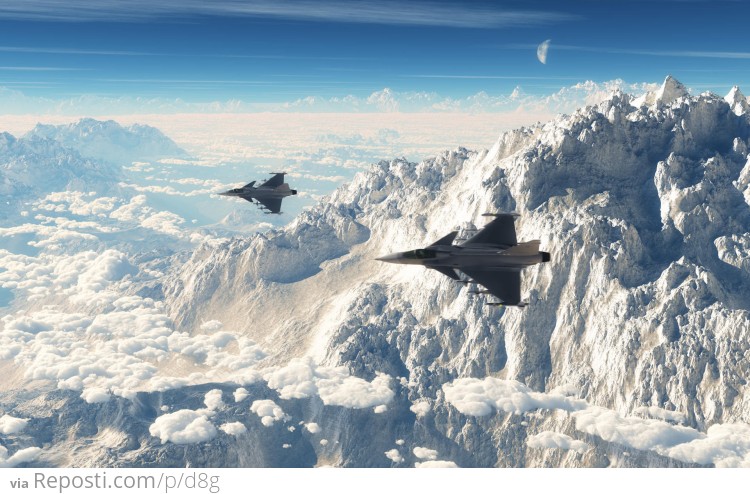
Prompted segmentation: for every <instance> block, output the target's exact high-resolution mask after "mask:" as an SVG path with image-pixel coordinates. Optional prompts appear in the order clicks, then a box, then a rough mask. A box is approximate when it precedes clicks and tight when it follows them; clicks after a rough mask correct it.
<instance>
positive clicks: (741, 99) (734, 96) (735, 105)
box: [724, 86, 750, 115]
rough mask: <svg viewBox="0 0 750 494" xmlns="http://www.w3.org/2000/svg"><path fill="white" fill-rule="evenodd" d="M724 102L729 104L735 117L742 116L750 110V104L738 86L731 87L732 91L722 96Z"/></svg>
mask: <svg viewBox="0 0 750 494" xmlns="http://www.w3.org/2000/svg"><path fill="white" fill-rule="evenodd" d="M724 101H726V102H727V103H728V104H729V107H730V108H731V109H732V111H733V112H734V113H735V115H742V114H743V113H746V112H747V111H748V109H750V103H748V101H747V98H746V97H745V95H744V94H742V91H740V88H739V87H738V86H732V89H730V90H729V92H728V93H727V95H726V96H724Z"/></svg>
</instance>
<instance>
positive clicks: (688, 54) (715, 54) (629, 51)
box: [506, 44, 750, 60]
mask: <svg viewBox="0 0 750 494" xmlns="http://www.w3.org/2000/svg"><path fill="white" fill-rule="evenodd" d="M536 47H537V45H531V44H514V45H507V46H506V48H511V49H519V50H527V49H529V50H530V49H536ZM550 49H551V50H563V51H579V52H589V53H607V54H612V55H643V56H652V57H684V58H722V59H733V60H747V59H750V52H745V51H711V50H643V49H638V48H635V49H634V48H613V47H606V46H582V45H558V44H551V45H550Z"/></svg>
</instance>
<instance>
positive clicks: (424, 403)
mask: <svg viewBox="0 0 750 494" xmlns="http://www.w3.org/2000/svg"><path fill="white" fill-rule="evenodd" d="M409 410H411V411H412V412H414V413H415V414H416V415H417V417H418V418H422V417H424V416H425V415H427V414H428V413H429V412H430V410H432V407H431V406H430V402H429V400H418V401H416V402H414V404H413V405H412V406H410V407H409Z"/></svg>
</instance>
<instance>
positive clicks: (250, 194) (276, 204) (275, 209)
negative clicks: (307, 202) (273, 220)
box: [219, 172, 297, 214]
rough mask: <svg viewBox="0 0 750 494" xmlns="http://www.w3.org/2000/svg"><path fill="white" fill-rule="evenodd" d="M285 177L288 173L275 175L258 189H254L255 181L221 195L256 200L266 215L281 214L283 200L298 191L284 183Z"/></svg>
mask: <svg viewBox="0 0 750 494" xmlns="http://www.w3.org/2000/svg"><path fill="white" fill-rule="evenodd" d="M284 175H286V172H280V173H274V174H273V177H271V178H269V179H268V180H266V181H265V182H263V183H262V184H260V185H259V186H257V187H254V185H255V181H254V180H253V181H252V182H250V183H249V184H247V185H245V186H243V187H241V188H239V189H232V190H228V191H226V192H221V193H220V194H219V195H220V196H232V197H241V198H243V199H245V200H246V201H250V202H253V199H255V200H256V201H257V202H258V204H259V205H260V208H261V209H264V210H265V212H266V214H281V200H282V199H284V198H285V197H289V196H293V195H296V194H297V191H296V190H294V189H290V188H289V184H285V183H284Z"/></svg>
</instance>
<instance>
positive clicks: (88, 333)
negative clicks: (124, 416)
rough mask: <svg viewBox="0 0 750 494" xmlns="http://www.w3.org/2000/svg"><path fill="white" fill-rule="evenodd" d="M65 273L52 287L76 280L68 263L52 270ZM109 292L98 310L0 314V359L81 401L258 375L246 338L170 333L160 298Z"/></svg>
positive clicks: (258, 356)
mask: <svg viewBox="0 0 750 494" xmlns="http://www.w3.org/2000/svg"><path fill="white" fill-rule="evenodd" d="M0 262H2V261H0ZM68 271H70V273H71V275H70V278H69V279H67V281H64V282H63V281H59V280H58V281H57V282H56V283H57V284H58V285H62V286H65V285H66V284H67V285H73V284H75V283H77V279H78V278H77V276H78V275H77V274H76V273H75V269H72V268H71V267H70V266H64V269H62V270H60V272H58V273H57V275H56V276H58V278H59V277H61V276H62V274H63V273H67V272H68ZM82 271H85V269H82ZM46 273H47V274H49V275H52V274H54V273H51V272H50V271H46ZM62 277H63V278H64V276H62ZM92 279H93V278H92ZM53 286H54V285H53ZM111 295H112V296H111V297H108V299H107V300H111V299H113V298H114V300H112V301H111V303H110V302H108V304H109V305H107V306H106V307H104V308H105V309H106V310H104V311H103V312H101V313H99V314H97V315H87V314H86V313H83V312H65V311H61V310H59V309H58V308H56V307H51V308H44V309H41V310H37V311H36V312H33V313H31V314H26V313H23V312H21V313H15V314H9V315H6V316H4V317H2V318H0V323H1V324H2V327H3V330H2V331H0V358H2V359H5V360H9V359H12V360H13V361H14V362H15V364H16V365H17V366H18V367H19V368H22V369H24V376H25V377H26V378H27V379H29V380H49V381H52V382H53V383H56V384H57V386H58V387H59V388H60V389H70V390H76V391H80V392H81V393H82V398H83V399H86V400H87V401H98V400H103V399H105V398H106V397H108V396H109V394H112V395H115V396H122V397H125V398H133V397H134V396H135V393H137V392H139V391H147V392H148V391H165V390H167V389H173V388H177V387H183V386H188V385H196V384H205V383H209V382H236V383H237V384H242V385H244V384H249V383H251V382H254V381H256V380H258V379H260V375H259V373H258V371H256V370H255V369H254V366H255V364H257V363H258V362H259V361H260V360H262V359H263V358H264V357H265V353H264V352H263V351H262V350H261V349H260V348H259V347H258V345H257V344H255V342H253V341H252V340H250V339H248V338H247V337H244V336H233V335H229V334H228V333H224V332H217V333H214V334H197V335H194V336H190V335H188V334H187V333H181V332H176V331H174V329H173V328H172V327H171V326H172V321H171V319H170V318H169V317H168V316H167V315H166V314H165V313H164V312H165V307H164V305H163V303H162V302H157V301H154V300H152V299H148V298H142V297H138V296H136V295H128V296H125V297H119V298H116V297H117V294H116V292H111ZM82 303H87V302H82ZM81 341H85V342H86V345H85V346H84V345H81ZM229 343H232V344H231V345H230V344H229ZM170 363H175V364H180V363H182V364H185V363H187V364H189V365H191V366H192V367H194V368H195V372H192V373H189V374H185V373H184V371H182V370H180V369H182V368H184V365H176V366H175V365H168V364H170Z"/></svg>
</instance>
